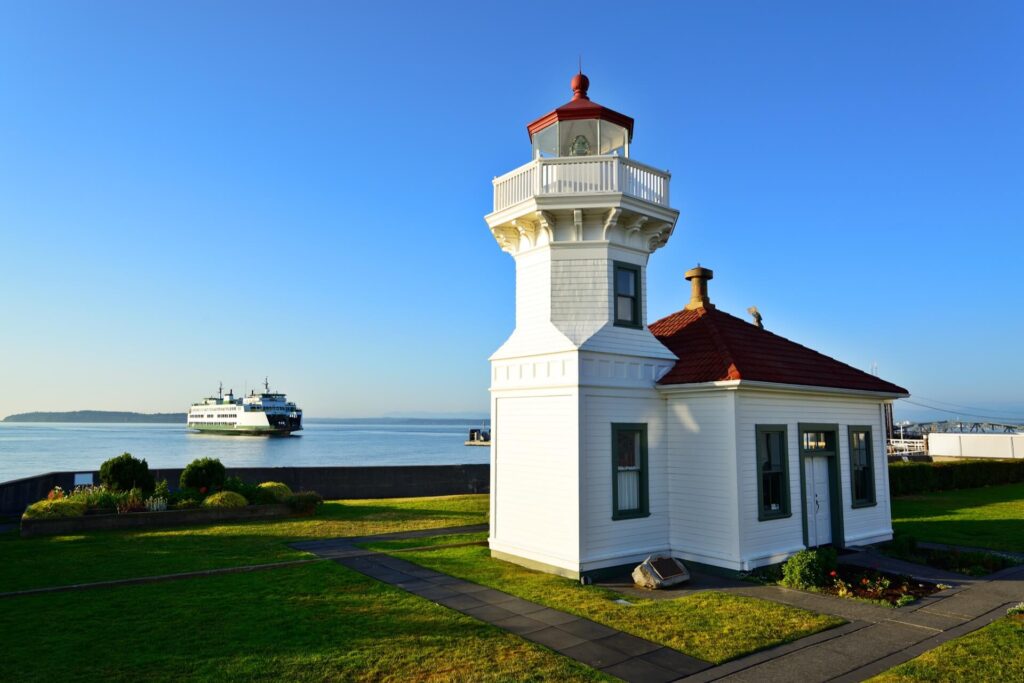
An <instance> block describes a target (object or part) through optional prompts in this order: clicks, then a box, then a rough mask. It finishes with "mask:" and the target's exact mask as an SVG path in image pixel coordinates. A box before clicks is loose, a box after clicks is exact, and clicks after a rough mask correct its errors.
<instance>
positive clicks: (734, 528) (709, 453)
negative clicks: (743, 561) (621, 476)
mask: <svg viewBox="0 0 1024 683" xmlns="http://www.w3.org/2000/svg"><path fill="white" fill-rule="evenodd" d="M733 396H734V394H733V393H732V392H726V391H720V392H710V393H706V394H689V395H672V396H670V397H669V398H668V417H667V420H668V427H667V430H666V431H667V441H666V445H667V449H666V450H667V465H668V467H667V474H668V477H667V478H668V482H669V498H670V499H671V517H670V531H669V535H670V538H671V544H672V550H673V552H675V553H676V554H677V555H678V556H680V557H683V558H688V559H692V560H696V561H698V562H706V563H708V564H714V565H718V566H724V567H729V568H734V569H737V568H739V537H738V519H737V502H736V472H735V462H736V451H735V434H736V431H735V417H734V403H733Z"/></svg>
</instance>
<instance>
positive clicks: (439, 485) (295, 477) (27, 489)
mask: <svg viewBox="0 0 1024 683" xmlns="http://www.w3.org/2000/svg"><path fill="white" fill-rule="evenodd" d="M152 472H153V475H154V476H155V477H156V479H157V481H159V480H161V479H166V480H167V483H168V484H170V485H171V490H174V489H176V488H177V487H178V480H179V479H180V478H181V469H154V470H152ZM490 472H491V467H490V465H403V466H397V467H229V468H227V473H228V476H234V477H239V478H240V479H241V480H242V481H245V482H247V483H250V484H258V483H260V482H264V481H280V482H284V483H285V484H288V486H290V487H291V489H292V490H293V491H316V492H317V493H319V494H320V495H322V496H323V497H324V498H325V499H327V500H334V499H338V498H417V497H421V496H448V495H455V494H459V493H489V492H490V481H491V479H490V477H491V474H490ZM76 474H77V475H82V474H85V475H88V476H87V477H85V478H89V477H91V481H93V482H96V483H98V482H99V473H98V472H78V473H75V472H49V473H47V474H40V475H38V476H35V477H27V478H25V479H15V480H14V481H7V482H3V483H0V515H5V516H19V515H21V513H22V512H24V510H25V508H26V507H28V506H29V505H30V504H32V503H34V502H36V501H37V500H41V499H43V498H45V497H46V494H47V493H49V491H50V489H52V488H53V487H54V486H60V487H61V488H63V489H64V490H65V491H70V490H72V489H73V488H74V487H75V481H76ZM82 478H83V477H79V479H82Z"/></svg>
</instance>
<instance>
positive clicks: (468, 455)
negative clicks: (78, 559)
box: [0, 417, 490, 484]
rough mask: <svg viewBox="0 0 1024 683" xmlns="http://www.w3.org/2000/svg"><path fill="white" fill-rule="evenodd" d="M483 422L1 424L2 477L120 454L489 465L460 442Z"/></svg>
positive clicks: (160, 462)
mask: <svg viewBox="0 0 1024 683" xmlns="http://www.w3.org/2000/svg"><path fill="white" fill-rule="evenodd" d="M481 422H482V421H481V419H480V418H434V419H431V418H394V417H376V418H307V419H306V421H305V428H304V429H303V430H302V431H301V432H298V433H296V434H294V435H292V436H285V437H281V436H277V437H267V436H240V435H215V434H202V433H196V432H193V431H190V430H188V429H186V428H185V425H184V424H183V423H175V422H159V423H121V422H0V482H6V481H11V480H15V479H23V478H25V477H32V476H36V475H39V474H45V473H47V472H55V471H82V472H86V471H95V470H98V469H99V466H100V464H102V463H103V461H104V460H107V459H108V458H112V457H115V456H117V455H120V454H121V453H125V452H128V453H131V454H132V455H134V456H136V457H138V458H145V459H146V461H147V462H148V463H149V466H150V467H152V468H179V467H184V466H185V465H186V464H188V463H189V462H191V461H192V460H194V459H196V458H201V457H214V458H219V459H220V460H221V462H223V463H224V465H225V466H226V467H229V468H230V467H288V466H293V467H303V466H305V467H314V466H332V465H333V466H350V467H351V466H368V465H461V464H474V463H486V462H488V461H489V459H490V449H489V448H480V447H471V446H465V445H464V442H465V441H466V439H467V437H468V433H469V430H470V429H475V428H479V427H480V426H481ZM487 422H488V420H487V419H484V420H483V423H484V424H486V423H487ZM171 483H172V484H173V483H175V482H171Z"/></svg>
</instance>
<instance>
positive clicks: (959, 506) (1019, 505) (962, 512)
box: [892, 483, 1024, 552]
mask: <svg viewBox="0 0 1024 683" xmlns="http://www.w3.org/2000/svg"><path fill="white" fill-rule="evenodd" d="M892 523H893V529H895V531H896V532H897V533H898V534H901V535H906V536H913V537H914V538H916V539H917V540H919V541H932V542H934V543H947V544H949V545H962V546H971V547H975V548H992V549H994V550H1008V551H1012V552H1024V483H1018V484H1005V485H1003V486H987V487H983V488H976V489H960V490H958V491H937V492H934V493H925V494H920V495H914V496H901V497H899V498H894V499H893V500H892Z"/></svg>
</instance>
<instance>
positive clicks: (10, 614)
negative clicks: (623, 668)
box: [0, 561, 609, 682]
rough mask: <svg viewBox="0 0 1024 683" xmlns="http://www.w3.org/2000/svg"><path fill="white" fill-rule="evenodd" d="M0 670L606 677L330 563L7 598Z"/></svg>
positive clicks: (147, 676) (106, 677)
mask: <svg viewBox="0 0 1024 683" xmlns="http://www.w3.org/2000/svg"><path fill="white" fill-rule="evenodd" d="M0 633H4V634H5V640H4V646H3V652H4V654H3V656H2V657H0V680H3V681H25V682H30V681H80V680H89V681H181V680H204V681H205V680H209V681H271V680H274V681H277V680H281V681H341V680H344V681H467V680H473V681H513V680H514V681H520V680H530V681H593V680H609V679H606V678H604V677H602V676H601V674H599V673H598V672H596V671H594V670H592V669H589V668H587V667H584V666H581V665H578V664H577V663H575V662H574V661H572V660H570V659H568V658H566V657H562V656H560V655H556V654H554V653H552V652H550V651H548V650H545V649H544V648H542V647H540V646H537V645H534V644H532V643H529V642H527V641H525V640H523V639H521V638H519V637H518V636H514V635H512V634H509V633H507V632H504V631H502V630H500V629H498V628H496V627H493V626H489V625H487V624H484V623H482V622H478V621H476V620H474V619H470V618H469V617H466V616H463V615H461V614H459V613H457V612H455V611H453V610H449V609H447V608H444V607H441V606H439V605H436V604H434V603H431V602H429V601H427V600H423V599H421V598H418V597H416V596H414V595H411V594H409V593H406V592H404V591H402V590H400V589H397V588H392V587H390V586H387V585H384V584H381V583H378V582H376V581H373V580H371V579H368V578H366V577H364V576H362V575H361V574H357V573H355V572H353V571H351V570H348V569H346V568H345V567H342V566H341V565H338V564H336V563H333V562H329V561H324V562H317V563H314V564H309V565H301V566H296V567H288V568H283V569H275V570H271V571H265V572H259V573H253V574H231V575H221V576H215V577H205V578H198V579H185V580H181V581H174V582H170V583H158V584H147V585H139V586H122V587H117V588H103V589H93V590H86V591H80V592H74V593H61V594H47V595H33V596H25V597H20V598H10V599H6V600H4V601H3V604H2V609H0Z"/></svg>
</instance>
